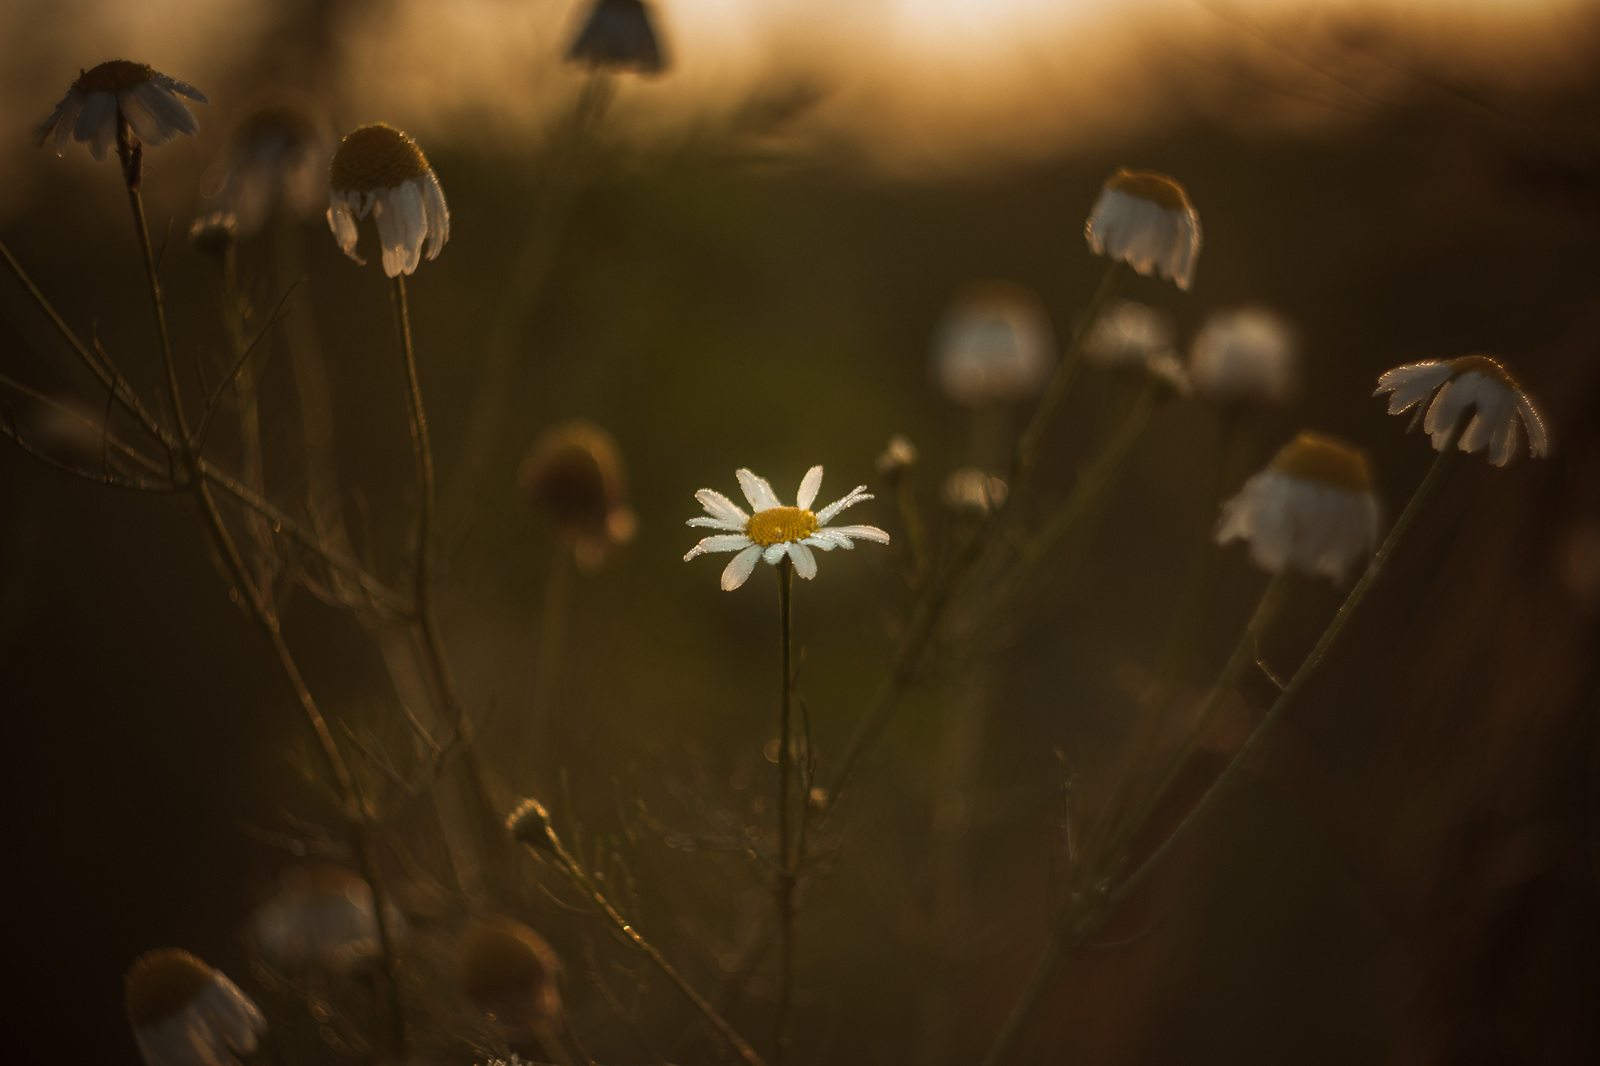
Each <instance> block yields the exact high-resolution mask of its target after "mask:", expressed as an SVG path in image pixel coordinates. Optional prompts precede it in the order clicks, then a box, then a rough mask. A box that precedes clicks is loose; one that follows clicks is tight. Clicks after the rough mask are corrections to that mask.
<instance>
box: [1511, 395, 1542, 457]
mask: <svg viewBox="0 0 1600 1066" xmlns="http://www.w3.org/2000/svg"><path fill="white" fill-rule="evenodd" d="M1517 414H1518V415H1520V416H1521V418H1522V428H1523V429H1525V430H1527V432H1528V451H1530V452H1531V453H1533V457H1534V458H1535V459H1543V458H1545V457H1546V456H1548V455H1549V454H1550V436H1549V434H1548V433H1546V432H1545V428H1544V419H1543V418H1541V417H1540V416H1539V410H1538V408H1536V407H1534V406H1533V401H1532V400H1530V399H1528V397H1527V395H1526V394H1525V393H1521V392H1519V393H1517Z"/></svg>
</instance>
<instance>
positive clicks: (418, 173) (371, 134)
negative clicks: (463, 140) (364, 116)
mask: <svg viewBox="0 0 1600 1066" xmlns="http://www.w3.org/2000/svg"><path fill="white" fill-rule="evenodd" d="M427 172H428V157H427V156H425V155H423V154H422V149H421V148H418V147H417V142H416V141H413V140H412V139H411V138H410V137H407V136H406V135H405V134H404V133H401V132H400V131H399V130H397V129H395V128H394V127H393V126H386V125H384V124H383V123H381V122H380V123H378V124H377V125H374V126H361V127H359V128H357V129H353V130H351V131H350V132H349V133H347V134H345V138H344V140H343V141H341V142H339V149H338V151H336V152H334V153H333V165H332V166H330V167H329V168H328V188H330V189H332V190H333V191H335V192H372V191H373V190H375V189H392V188H394V187H395V186H397V185H400V184H402V183H403V182H407V181H410V180H412V179H413V178H420V177H422V176H423V175H424V174H426V173H427Z"/></svg>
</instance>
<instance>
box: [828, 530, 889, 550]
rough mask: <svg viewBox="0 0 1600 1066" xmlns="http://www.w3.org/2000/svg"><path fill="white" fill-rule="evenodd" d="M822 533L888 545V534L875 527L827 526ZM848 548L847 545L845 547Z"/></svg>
mask: <svg viewBox="0 0 1600 1066" xmlns="http://www.w3.org/2000/svg"><path fill="white" fill-rule="evenodd" d="M819 532H822V533H833V534H835V535H837V536H841V537H854V538H855V539H856V540H870V541H872V542H873V543H875V544H887V543H889V534H887V533H885V532H884V531H883V530H881V529H879V528H878V527H877V526H829V527H828V528H827V529H825V530H821V531H819ZM846 546H847V547H848V545H846Z"/></svg>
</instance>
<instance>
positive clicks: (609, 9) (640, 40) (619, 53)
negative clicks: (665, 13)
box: [567, 0, 666, 74]
mask: <svg viewBox="0 0 1600 1066" xmlns="http://www.w3.org/2000/svg"><path fill="white" fill-rule="evenodd" d="M567 62H569V63H582V64H584V65H586V66H588V67H590V68H591V69H596V70H631V71H633V72H635V73H638V74H659V73H661V71H662V70H664V69H666V61H665V59H664V58H663V56H662V53H661V41H660V38H659V37H657V35H656V28H655V23H654V20H653V19H651V17H650V8H649V7H648V6H646V5H645V3H644V0H599V2H598V3H596V4H595V5H594V7H593V8H592V9H591V10H590V11H589V17H588V18H586V19H585V20H584V22H583V28H582V29H581V30H579V31H578V36H577V37H576V38H574V39H573V41H572V47H570V48H568V49H567Z"/></svg>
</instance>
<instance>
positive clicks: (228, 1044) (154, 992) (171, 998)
mask: <svg viewBox="0 0 1600 1066" xmlns="http://www.w3.org/2000/svg"><path fill="white" fill-rule="evenodd" d="M124 998H125V1002H126V1005H127V1010H128V1024H129V1025H131V1026H133V1038H134V1040H135V1041H137V1042H138V1044H139V1054H140V1055H141V1056H142V1057H143V1058H144V1061H145V1066H238V1062H239V1060H238V1059H237V1058H236V1057H235V1056H236V1055H248V1054H251V1053H252V1052H254V1051H255V1049H256V1041H257V1039H258V1038H259V1037H260V1035H261V1034H262V1033H263V1032H264V1031H265V1030H266V1027H267V1023H266V1021H265V1019H263V1018H262V1017H261V1011H260V1010H259V1009H257V1007H256V1005H255V1004H254V1003H252V1002H251V1001H250V998H249V997H248V996H246V995H245V994H244V993H243V992H240V991H239V989H238V988H236V987H234V984H233V982H232V981H230V980H228V979H227V978H226V977H224V976H223V975H222V974H220V973H218V972H217V971H216V970H213V969H212V968H211V967H209V966H207V965H206V964H205V963H203V962H201V961H200V960H199V959H197V958H195V957H194V956H193V955H191V954H189V953H188V952H187V951H179V950H178V949H177V948H161V949H159V950H157V951H147V952H145V953H144V954H143V955H140V956H139V957H138V958H137V959H136V960H134V963H133V965H132V966H131V967H129V968H128V976H127V979H126V984H125V987H124Z"/></svg>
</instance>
